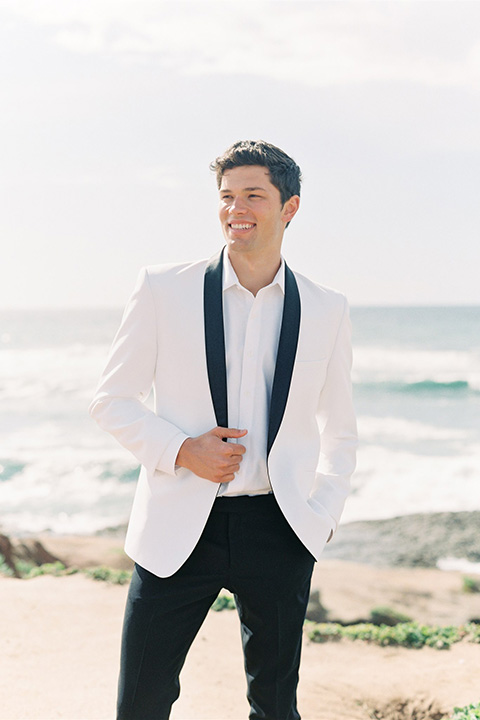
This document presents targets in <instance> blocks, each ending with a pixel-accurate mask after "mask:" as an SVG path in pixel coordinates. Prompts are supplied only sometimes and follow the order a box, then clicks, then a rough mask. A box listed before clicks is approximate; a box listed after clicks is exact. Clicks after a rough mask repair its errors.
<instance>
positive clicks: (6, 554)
mask: <svg viewBox="0 0 480 720" xmlns="http://www.w3.org/2000/svg"><path fill="white" fill-rule="evenodd" d="M0 554H1V555H2V556H3V561H4V563H5V565H7V567H9V568H10V570H11V571H12V572H13V574H14V576H15V577H20V574H19V572H18V570H17V567H16V565H15V559H14V556H13V546H12V543H11V541H10V538H9V537H7V536H6V535H0Z"/></svg>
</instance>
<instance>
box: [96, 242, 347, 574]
mask: <svg viewBox="0 0 480 720" xmlns="http://www.w3.org/2000/svg"><path fill="white" fill-rule="evenodd" d="M222 252H223V251H222ZM222 269H223V268H222V253H220V255H217V256H216V257H215V258H213V259H212V260H210V261H200V262H197V263H193V264H182V265H174V266H172V265H170V266H167V265H159V266H154V267H149V268H145V269H143V270H142V272H141V273H140V276H139V279H138V283H137V287H136V289H135V291H134V293H133V295H132V297H131V299H130V301H129V303H128V305H127V307H126V310H125V313H124V316H123V320H122V323H121V326H120V329H119V331H118V333H117V335H116V338H115V340H114V343H113V346H112V350H111V353H110V357H109V359H108V362H107V366H106V368H105V371H104V373H103V375H102V377H101V380H100V383H99V386H98V388H97V391H96V394H95V397H94V399H93V402H92V404H91V406H90V412H91V414H92V416H93V417H94V418H95V420H96V421H97V422H98V424H99V425H100V426H101V427H102V428H103V429H105V430H107V431H108V432H110V433H111V434H112V435H113V436H114V437H116V438H117V440H118V441H119V442H120V443H121V444H122V445H124V446H125V447H126V448H128V449H129V450H130V451H131V452H132V453H133V454H134V455H135V457H136V458H137V459H138V461H139V462H140V463H141V465H142V468H141V472H140V477H139V481H138V485H137V490H136V494H135V500H134V503H133V508H132V514H131V518H130V523H129V527H128V532H127V538H126V544H125V550H126V552H127V553H128V555H130V557H131V558H133V559H134V560H135V561H136V562H137V563H138V564H139V565H141V566H142V567H144V568H146V569H147V570H150V572H152V573H154V574H156V575H158V576H160V577H167V576H169V575H171V574H173V573H174V572H175V571H176V570H177V569H178V568H179V567H180V566H181V565H182V564H183V563H184V562H185V560H186V559H187V557H188V556H189V555H190V553H191V552H192V550H193V548H194V547H195V545H196V543H197V541H198V539H199V537H200V535H201V533H202V530H203V528H204V526H205V523H206V521H207V518H208V515H209V513H210V510H211V507H212V504H213V502H214V500H215V496H216V494H217V492H218V489H219V487H220V486H219V485H217V484H215V483H213V482H210V481H209V480H205V479H203V478H200V477H198V476H197V475H194V474H193V473H192V472H190V471H189V470H186V469H185V468H175V460H176V456H177V453H178V450H179V448H180V446H181V444H182V442H183V441H184V440H185V439H186V437H188V436H196V435H200V434H202V433H204V432H207V431H208V430H210V429H211V428H213V427H215V426H216V425H220V426H222V427H228V408H227V390H226V368H225V345H224V332H223V312H222V302H223V295H222ZM350 369H351V342H350V321H349V315H348V306H347V303H346V300H345V298H344V297H343V295H341V294H339V293H337V292H335V291H333V290H330V289H326V288H324V287H321V286H319V285H317V284H315V283H313V282H312V281H310V280H308V279H307V278H305V277H303V276H302V275H300V274H298V273H293V272H292V271H291V270H290V269H289V268H288V267H287V266H286V267H285V299H284V309H283V316H282V326H281V331H280V339H279V346H278V354H277V363H276V369H275V375H274V381H273V387H272V396H271V403H270V416H269V430H268V448H267V468H268V474H269V478H270V483H271V486H272V490H273V492H274V494H275V497H276V500H277V502H278V504H279V506H280V508H281V510H282V512H283V513H284V515H285V517H286V518H287V520H288V522H289V523H290V525H291V527H292V528H293V530H294V531H295V533H296V534H297V535H298V537H299V538H300V539H301V541H302V542H303V543H304V545H305V546H306V547H307V548H308V549H309V550H310V552H311V553H312V555H314V556H315V557H316V558H318V557H319V556H320V553H321V552H322V549H323V547H324V545H325V543H326V541H327V539H328V537H329V535H330V531H331V530H333V531H335V529H336V527H337V524H338V521H339V519H340V515H341V512H342V510H343V505H344V502H345V498H346V496H347V494H348V491H349V485H350V476H351V474H352V472H353V470H354V467H355V450H356V445H357V437H356V424H355V417H354V412H353V405H352V394H351V382H350ZM152 384H153V388H154V398H155V399H154V403H155V406H154V411H151V410H149V409H148V408H146V407H145V405H144V402H145V400H146V399H147V397H148V395H149V393H150V390H151V387H152Z"/></svg>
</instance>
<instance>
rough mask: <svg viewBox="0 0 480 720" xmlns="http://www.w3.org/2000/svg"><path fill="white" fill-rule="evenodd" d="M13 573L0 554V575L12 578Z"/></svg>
mask: <svg viewBox="0 0 480 720" xmlns="http://www.w3.org/2000/svg"><path fill="white" fill-rule="evenodd" d="M14 574H15V573H14V572H13V570H12V568H11V567H10V565H7V563H6V562H5V557H4V556H3V555H2V553H0V575H4V576H5V577H12V576H13V575H14Z"/></svg>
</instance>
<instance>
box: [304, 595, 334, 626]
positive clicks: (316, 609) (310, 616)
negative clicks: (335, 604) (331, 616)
mask: <svg viewBox="0 0 480 720" xmlns="http://www.w3.org/2000/svg"><path fill="white" fill-rule="evenodd" d="M327 616H328V610H327V609H326V608H325V607H324V606H323V605H322V603H321V601H320V592H319V591H318V590H312V591H311V593H310V598H309V600H308V605H307V614H306V616H305V617H306V618H307V620H312V621H313V622H326V621H327Z"/></svg>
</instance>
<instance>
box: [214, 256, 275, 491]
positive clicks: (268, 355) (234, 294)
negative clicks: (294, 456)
mask: <svg viewBox="0 0 480 720" xmlns="http://www.w3.org/2000/svg"><path fill="white" fill-rule="evenodd" d="M284 296H285V263H284V261H283V258H282V262H281V265H280V268H279V270H278V272H277V274H276V275H275V278H274V279H273V281H272V283H271V284H270V285H267V286H266V287H263V288H261V290H259V291H258V293H257V294H256V296H254V295H252V293H251V292H250V291H249V290H247V289H246V288H244V287H243V286H242V285H240V282H239V280H238V278H237V275H236V273H235V271H234V269H233V267H232V264H231V262H230V260H229V258H228V254H227V253H226V252H225V253H224V258H223V315H224V326H225V356H226V364H227V398H228V425H229V427H231V428H238V429H246V430H248V434H247V435H245V437H242V438H239V439H238V440H229V442H238V443H240V444H242V445H244V446H245V448H246V452H245V454H244V455H243V459H242V462H241V463H240V470H239V471H238V472H237V473H236V475H235V479H234V480H232V481H231V482H230V483H223V484H222V485H221V487H220V491H219V495H221V496H228V497H230V496H235V495H263V494H266V493H269V492H271V490H272V489H271V486H270V481H269V478H268V473H267V463H266V454H267V432H268V417H269V411H270V397H271V393H272V384H273V375H274V372H275V363H276V360H277V350H278V340H279V337H280V327H281V323H282V313H283V300H284Z"/></svg>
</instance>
